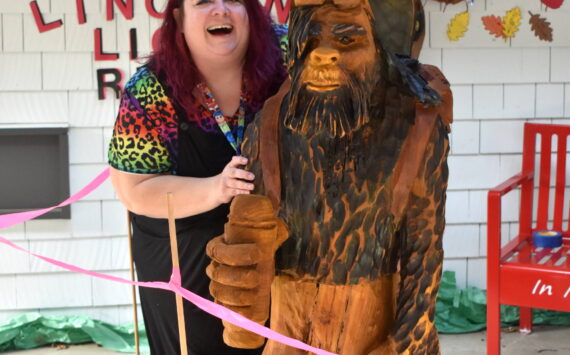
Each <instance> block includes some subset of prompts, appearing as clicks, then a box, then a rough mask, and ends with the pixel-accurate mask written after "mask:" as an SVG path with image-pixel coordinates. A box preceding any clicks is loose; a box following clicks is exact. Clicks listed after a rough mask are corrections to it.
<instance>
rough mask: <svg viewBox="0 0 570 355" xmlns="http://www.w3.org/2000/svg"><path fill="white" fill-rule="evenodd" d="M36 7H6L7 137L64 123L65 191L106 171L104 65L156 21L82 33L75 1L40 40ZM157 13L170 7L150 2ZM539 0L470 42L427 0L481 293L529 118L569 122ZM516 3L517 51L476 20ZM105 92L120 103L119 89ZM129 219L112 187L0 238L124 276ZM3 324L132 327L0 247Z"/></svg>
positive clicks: (452, 221)
mask: <svg viewBox="0 0 570 355" xmlns="http://www.w3.org/2000/svg"><path fill="white" fill-rule="evenodd" d="M28 2H29V1H28V0H0V15H1V16H0V48H1V50H2V51H1V52H0V129H2V128H9V127H22V126H24V127H38V126H40V125H41V126H66V127H69V139H70V175H71V176H70V181H71V192H76V191H77V190H78V189H79V188H81V187H83V186H84V185H85V184H86V183H87V182H88V181H90V180H91V179H92V178H93V177H95V176H96V175H97V174H98V173H99V172H101V171H102V170H103V169H104V168H105V163H106V149H107V146H108V142H109V139H110V135H111V130H112V125H113V122H114V119H115V114H116V110H117V102H116V100H113V99H107V100H104V101H99V100H98V99H97V87H96V86H97V82H96V77H95V70H96V68H115V67H116V68H120V69H122V70H123V71H124V72H125V73H126V75H127V76H128V75H130V73H132V72H133V70H134V68H136V66H137V64H136V63H135V62H130V61H129V59H128V50H129V45H128V38H129V37H128V29H129V28H131V27H136V28H137V29H138V37H139V45H138V47H139V51H140V52H142V53H143V54H144V53H145V52H146V53H148V50H149V48H150V37H151V35H152V33H153V32H154V29H155V28H156V27H157V25H158V23H159V22H158V20H156V19H154V18H150V17H149V16H148V14H147V13H146V10H145V8H144V1H142V0H135V3H136V4H135V18H134V20H133V21H126V20H124V19H123V18H122V15H121V14H120V13H118V14H116V18H117V20H116V21H114V22H107V21H106V20H105V6H104V5H105V1H104V0H85V5H86V11H87V23H86V24H84V25H78V23H77V15H76V12H75V11H76V10H75V1H74V0H39V1H38V3H39V6H40V9H41V10H42V13H43V15H44V19H45V21H46V22H50V21H53V20H57V19H62V20H63V21H64V26H62V27H60V28H58V29H56V30H53V31H49V32H45V33H43V34H39V33H38V32H37V28H36V25H35V22H34V20H33V17H32V15H31V12H30V10H29V6H28ZM155 3H156V5H157V8H160V6H161V5H162V4H163V3H164V0H156V1H155ZM539 4H540V2H539V1H538V0H536V1H535V0H532V1H531V0H500V1H499V0H486V1H485V0H476V3H475V6H474V7H472V8H471V25H470V30H469V31H468V32H467V33H466V36H465V37H464V38H462V39H461V40H460V41H458V42H453V43H452V42H449V41H448V40H447V37H446V36H445V33H446V26H447V23H448V22H449V20H450V18H451V17H452V16H454V14H456V13H457V12H459V11H464V9H465V5H464V4H460V5H455V6H449V7H447V9H446V11H445V12H443V11H442V9H443V6H440V5H439V4H437V3H435V2H433V1H428V4H427V6H426V10H427V20H428V33H427V36H426V43H425V46H424V47H425V48H424V51H423V53H422V56H421V60H422V61H423V62H425V63H430V64H435V65H437V66H439V67H440V68H442V69H443V72H444V73H445V74H446V75H447V76H448V78H449V80H450V82H451V83H452V85H453V91H454V95H455V106H454V113H455V123H454V124H453V133H452V135H451V140H452V147H451V156H450V158H449V166H450V183H449V192H448V204H447V221H448V225H447V229H446V235H445V238H444V248H445V253H446V254H445V255H446V260H445V265H444V268H445V269H447V270H454V271H456V273H457V278H458V281H459V284H460V285H461V286H463V287H464V286H466V285H473V286H478V287H482V288H484V287H485V254H486V242H485V239H486V238H485V235H486V229H485V219H486V191H487V190H488V189H489V188H490V187H492V186H494V185H496V184H498V183H499V182H501V181H502V180H504V179H506V178H507V177H509V176H511V175H513V174H514V173H516V171H517V170H518V169H520V158H521V154H520V153H521V137H522V126H523V123H524V122H526V121H533V122H556V123H558V122H567V121H566V118H569V117H570V24H569V22H568V21H565V19H568V18H570V1H566V2H565V4H564V5H563V7H562V8H561V9H559V10H549V11H547V12H544V11H541V9H540V5H539ZM515 5H520V6H521V8H522V10H523V14H525V16H524V17H523V24H522V26H521V30H520V32H519V33H518V34H517V36H516V37H515V38H514V39H513V40H512V41H510V42H504V41H503V40H499V39H497V40H494V39H493V38H492V37H491V36H490V35H488V34H487V33H486V32H485V31H484V30H483V28H482V25H481V21H480V19H479V18H480V17H481V16H482V15H487V14H494V15H503V14H504V12H505V11H506V10H508V9H510V8H512V7H513V6H515ZM529 10H531V11H533V12H539V13H543V14H544V15H546V16H547V17H548V19H549V20H550V21H551V23H552V25H553V27H554V31H555V32H554V38H555V40H554V42H553V43H544V42H540V41H539V40H538V39H536V38H535V37H534V36H533V35H532V34H531V33H530V29H529V26H528V24H527V23H528V14H527V11H529ZM95 27H103V37H104V42H103V44H104V48H105V50H106V51H110V52H114V51H118V52H119V53H120V56H121V58H120V59H119V60H118V61H111V62H95V61H94V60H93V29H94V28H95ZM108 96H112V95H111V92H109V93H108ZM517 199H518V197H517V196H516V195H513V196H512V197H511V198H509V199H508V200H507V202H506V204H505V208H506V211H505V213H504V218H505V219H506V221H507V222H506V223H505V224H504V228H503V230H504V231H505V233H506V234H507V235H511V236H512V235H513V233H514V232H515V229H516V228H515V227H516V223H515V220H516V212H517V211H516V202H517ZM125 231H126V223H125V211H124V209H123V208H122V206H121V205H120V203H119V202H118V200H117V198H116V196H115V194H114V192H113V190H112V187H111V186H110V184H109V183H108V182H107V183H105V185H104V186H102V187H101V188H99V190H97V191H96V192H94V193H93V194H92V195H91V196H89V197H87V198H85V199H84V200H83V201H80V202H77V203H76V204H74V205H72V219H71V220H38V221H31V222H27V223H25V224H23V225H19V226H16V227H13V228H9V229H7V230H0V235H2V236H5V237H8V238H9V239H11V240H14V241H16V242H17V244H19V245H22V246H23V247H26V248H29V249H31V250H32V251H33V252H36V253H40V254H44V255H48V256H51V257H54V258H58V259H60V260H64V261H68V262H70V263H73V264H76V265H79V266H82V267H84V268H88V269H92V270H97V271H102V272H106V273H112V274H115V275H121V276H128V271H127V270H128V249H127V240H126V237H125V233H126V232H125ZM0 285H2V286H1V287H0V320H2V319H6V318H9V317H11V316H14V315H18V314H21V313H23V312H25V311H28V310H41V311H42V312H43V313H45V314H87V315H90V316H93V317H95V318H99V319H103V320H106V321H109V322H112V323H117V324H118V323H125V322H129V321H130V320H131V313H130V309H129V306H128V305H129V303H130V296H129V292H130V290H129V288H128V287H125V286H122V285H117V284H113V283H110V282H107V281H99V280H94V279H91V278H89V277H86V276H81V275H74V274H71V273H67V272H62V271H61V270H58V269H56V268H55V267H51V266H49V265H48V264H45V263H44V262H42V261H39V260H36V259H32V258H29V257H27V256H26V255H24V254H23V253H21V252H17V251H13V250H11V249H9V248H8V247H6V246H3V245H0Z"/></svg>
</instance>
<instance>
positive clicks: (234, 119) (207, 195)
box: [109, 0, 285, 355]
mask: <svg viewBox="0 0 570 355" xmlns="http://www.w3.org/2000/svg"><path fill="white" fill-rule="evenodd" d="M160 33H161V35H160V36H161V37H160V40H159V47H158V48H157V50H156V52H155V53H153V55H152V56H151V57H150V59H149V61H148V63H147V64H146V65H145V66H143V67H141V68H139V70H138V71H137V73H136V74H135V75H134V76H133V77H132V78H131V79H130V81H129V82H128V83H127V85H126V87H125V90H124V92H123V94H122V97H121V104H120V108H119V113H118V117H117V120H116V123H115V127H114V131H113V137H112V140H111V145H110V148H109V164H110V165H111V166H112V169H111V178H112V181H113V184H114V186H115V189H116V191H117V194H118V195H119V197H120V199H121V201H122V202H123V203H124V204H125V205H126V206H127V208H128V209H129V210H130V211H131V214H132V218H131V224H132V228H133V256H134V260H135V264H136V267H137V274H138V278H139V280H141V281H168V280H169V277H170V272H171V269H172V265H171V261H170V260H171V258H170V246H169V240H168V225H167V220H166V219H165V218H166V217H167V208H166V206H167V205H166V193H167V192H172V193H173V195H174V201H173V204H174V211H175V216H176V218H177V221H176V227H177V234H178V242H179V254H180V260H181V265H180V267H181V272H182V284H183V286H184V287H185V288H187V289H189V290H191V291H193V292H195V293H197V294H199V295H201V296H202V297H207V298H210V299H211V296H210V292H209V290H208V284H209V279H208V278H207V276H206V272H205V269H206V266H207V264H208V263H209V259H208V257H207V256H206V255H205V246H206V244H207V243H208V241H210V240H211V239H212V238H213V237H215V236H217V235H220V234H222V233H223V226H224V223H225V222H226V220H227V218H226V216H227V214H228V202H230V201H231V200H232V198H233V197H234V196H235V195H238V194H248V193H249V192H250V191H251V190H252V189H253V188H254V184H253V183H254V178H255V177H254V175H253V174H252V173H250V172H248V171H246V170H244V169H242V168H241V166H242V165H244V164H245V163H246V162H247V159H246V157H241V156H239V155H240V150H241V148H240V146H241V141H242V138H243V134H244V130H245V127H246V126H247V125H248V124H249V123H250V122H251V121H252V119H253V116H254V114H255V113H256V112H257V111H259V109H260V108H261V105H262V104H263V101H264V100H265V99H266V98H267V97H269V96H271V95H272V94H274V93H275V91H276V90H277V89H278V87H279V85H280V84H281V82H282V81H283V79H284V77H285V69H284V66H283V61H282V53H281V51H280V48H279V47H280V46H279V43H280V36H283V35H284V31H283V30H282V29H281V28H277V27H275V26H272V25H271V21H270V19H269V17H268V16H267V15H266V14H265V12H264V10H263V8H262V7H261V5H260V4H259V2H258V1H257V0H243V1H241V0H239V1H237V0H169V1H168V4H167V7H166V10H165V18H164V22H163V24H162V27H161V30H160ZM140 296H141V305H142V309H143V315H144V320H145V326H146V329H147V333H148V336H149V342H150V346H151V354H153V355H155V354H158V355H164V354H168V355H170V354H179V353H180V343H179V340H178V326H177V317H176V306H175V298H174V295H172V294H170V293H167V292H162V291H158V290H149V289H141V290H140ZM184 314H185V319H186V333H187V334H188V341H187V344H186V345H187V346H186V348H187V349H188V353H189V354H222V355H223V354H257V353H259V352H260V351H259V350H255V349H253V350H237V349H232V348H229V347H227V346H226V345H225V344H224V343H223V340H222V325H221V322H220V321H219V320H218V319H215V318H213V317H211V316H209V315H207V314H205V313H203V312H202V311H200V310H198V309H197V308H195V307H194V306H192V305H191V304H184Z"/></svg>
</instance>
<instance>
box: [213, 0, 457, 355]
mask: <svg viewBox="0 0 570 355" xmlns="http://www.w3.org/2000/svg"><path fill="white" fill-rule="evenodd" d="M390 14H391V15H390ZM391 16H392V17H391ZM423 21H424V20H423V10H422V7H421V3H420V1H419V0H417V1H416V0H409V1H400V0H398V1H396V0H377V1H372V0H371V2H370V3H369V2H368V0H338V1H334V2H333V1H330V0H327V1H322V0H296V1H295V3H294V6H293V8H292V11H291V17H290V28H289V45H290V52H289V58H288V67H289V74H290V80H288V81H287V82H285V83H284V84H283V86H282V88H281V90H280V91H279V93H278V94H277V95H276V96H274V97H273V98H271V99H269V100H268V101H267V102H266V104H265V106H264V109H263V111H262V112H261V113H260V114H258V116H257V117H256V119H255V121H254V122H253V123H252V124H251V125H250V126H249V128H248V130H247V131H246V137H245V140H244V146H243V150H242V151H243V155H244V156H246V157H248V158H249V165H248V167H247V168H248V169H249V170H251V171H252V172H254V173H255V175H256V191H255V193H256V194H260V195H266V196H267V197H268V198H269V201H271V204H272V205H273V208H274V210H275V214H276V215H277V217H278V220H280V221H284V225H286V228H285V227H283V228H282V231H283V230H285V229H287V232H286V233H287V234H288V239H287V240H286V241H285V242H284V244H283V245H282V246H281V247H280V248H279V249H278V250H277V253H276V255H275V266H276V276H275V278H274V279H272V278H273V275H271V277H270V278H265V281H260V282H265V283H272V284H271V288H272V289H271V318H270V322H271V327H272V329H275V330H277V331H279V332H281V333H284V334H286V335H288V336H292V337H294V338H297V339H299V340H301V341H304V342H307V343H309V344H311V345H313V346H317V347H320V348H323V349H325V350H329V351H333V352H336V353H339V354H342V355H360V354H430V355H431V354H438V353H439V343H438V337H437V331H436V329H435V327H434V311H435V300H436V297H437V292H438V287H439V282H440V277H441V267H442V262H443V250H442V236H443V231H444V226H445V218H444V215H445V193H446V187H447V177H448V171H447V163H446V159H447V154H448V151H449V140H448V132H449V127H450V124H451V121H452V115H451V112H452V97H451V92H450V90H449V83H448V82H447V81H446V80H445V78H444V76H443V75H442V74H441V73H440V72H439V70H438V69H437V68H435V67H430V66H424V65H421V64H419V63H418V62H417V60H416V59H415V58H416V57H417V55H418V54H419V48H420V47H421V41H422V40H423V30H424V28H423V23H424V22H423ZM379 22H382V23H379ZM241 198H242V197H240V199H241ZM234 203H236V200H234ZM265 203H267V202H265ZM249 208H252V209H254V210H255V208H256V207H255V203H252V204H251V205H250V206H249ZM283 233H285V232H283ZM235 242H237V243H240V241H234V243H235ZM243 242H249V243H251V240H249V241H245V240H244V241H243ZM280 242H281V239H279V243H280ZM214 243H215V244H216V245H217V247H218V248H219V249H220V250H225V249H227V250H233V249H232V248H236V245H235V244H234V245H231V244H228V243H227V241H225V242H224V241H223V237H221V239H220V238H219V239H215V240H214V241H213V242H212V244H214ZM237 245H239V244H237ZM210 249H211V248H210ZM233 255H235V256H236V258H239V252H235V253H233ZM213 264H215V265H214V266H212V269H211V272H210V273H212V274H213V271H212V270H213V269H214V267H215V268H216V269H217V270H218V272H217V273H216V275H215V277H213V276H212V275H210V277H211V278H212V279H213V282H212V283H213V284H215V285H216V288H217V289H216V293H217V294H214V297H215V298H216V299H217V300H218V301H219V300H220V299H221V298H224V297H226V298H225V299H227V295H228V294H231V295H233V296H231V297H233V298H239V297H240V296H237V295H235V292H238V293H239V289H240V285H239V280H238V282H237V284H236V283H235V282H234V283H233V284H231V285H228V287H227V288H226V289H224V287H223V286H224V284H225V283H224V281H223V280H224V278H225V279H228V278H229V279H233V280H235V279H236V277H235V275H237V273H238V272H240V270H236V271H235V273H236V274H233V273H234V271H232V268H231V267H227V265H221V264H220V263H213ZM226 264H230V263H229V262H226ZM239 265H242V266H240V267H242V268H243V267H244V266H243V263H242V264H239ZM250 265H251V266H250V267H252V268H254V269H255V265H256V261H255V260H252V261H251V263H250ZM222 268H223V270H222ZM237 279H239V278H237ZM259 280H261V276H259ZM229 286H231V287H229ZM242 289H244V290H246V289H247V287H242ZM236 290H237V291H236ZM224 295H225V296H224ZM231 297H230V298H231ZM259 302H265V300H259ZM262 319H263V317H261V318H260V319H258V320H262ZM237 343H239V341H238V342H237ZM234 345H235V344H234ZM237 346H241V347H247V346H248V344H247V339H244V341H243V344H242V345H239V344H238V345H237ZM304 353H305V352H302V351H298V350H295V349H291V348H287V347H285V346H283V345H281V344H278V343H275V342H272V341H269V342H268V343H267V345H266V347H265V350H264V354H304Z"/></svg>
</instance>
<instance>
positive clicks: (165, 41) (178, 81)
mask: <svg viewBox="0 0 570 355" xmlns="http://www.w3.org/2000/svg"><path fill="white" fill-rule="evenodd" d="M184 1H185V0H168V4H167V5H166V10H165V12H164V14H165V17H164V20H163V23H162V26H161V27H160V29H159V31H160V32H159V34H158V43H157V44H158V48H155V51H154V53H153V54H152V55H151V56H150V58H149V65H150V68H151V69H152V70H153V71H154V72H155V73H156V74H157V75H159V77H160V78H161V80H163V81H164V83H165V84H166V85H167V86H168V87H169V88H170V89H171V90H172V92H171V95H172V96H173V98H174V100H175V101H176V102H177V103H178V104H179V105H180V106H181V107H182V108H183V109H184V110H185V111H186V113H187V114H190V113H192V112H194V110H195V106H194V105H193V101H194V100H192V99H191V97H192V91H193V89H194V87H195V86H196V84H198V82H199V80H200V75H199V72H198V68H197V67H196V65H195V63H194V61H193V60H192V56H191V55H190V51H189V50H188V46H187V45H186V41H185V40H184V36H183V34H182V32H181V31H180V29H179V28H178V24H177V21H176V19H175V17H174V11H173V10H174V9H175V8H180V9H181V10H182V8H183V4H184ZM243 1H244V6H245V8H246V11H247V15H248V17H249V45H248V49H247V54H246V60H245V65H244V78H245V80H246V82H247V83H248V90H249V93H250V94H251V96H252V105H251V106H252V107H251V108H252V109H253V110H254V111H257V110H259V109H260V108H261V106H262V105H263V101H265V99H267V98H268V97H269V96H271V95H273V94H275V93H276V92H277V90H278V89H279V86H280V84H281V82H282V81H283V79H284V78H285V76H286V71H285V68H284V66H283V61H282V54H281V50H280V48H279V45H278V39H277V38H276V35H275V33H274V31H273V28H272V23H271V19H270V17H269V15H268V14H267V13H266V12H265V10H264V9H263V7H262V6H261V4H260V3H259V0H243Z"/></svg>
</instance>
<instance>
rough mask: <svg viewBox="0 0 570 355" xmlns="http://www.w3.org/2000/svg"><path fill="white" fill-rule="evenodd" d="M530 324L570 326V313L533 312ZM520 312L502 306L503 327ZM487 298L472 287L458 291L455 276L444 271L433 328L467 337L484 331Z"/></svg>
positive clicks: (513, 321)
mask: <svg viewBox="0 0 570 355" xmlns="http://www.w3.org/2000/svg"><path fill="white" fill-rule="evenodd" d="M532 314H533V316H532V323H533V324H550V325H564V326H566V325H567V326H570V313H567V312H555V311H548V310H543V309H533V313H532ZM518 319H519V309H518V307H513V306H501V322H502V323H503V326H508V325H512V324H516V323H518ZM486 320H487V294H486V292H485V291H483V290H480V289H478V288H475V287H467V288H466V289H465V290H460V289H458V288H457V284H456V281H455V273H454V272H452V271H445V272H444V273H443V277H442V279H441V284H440V288H439V297H438V299H437V302H436V311H435V326H436V328H437V330H438V331H439V332H440V333H453V334H457V333H468V332H475V331H478V330H481V329H485V326H486Z"/></svg>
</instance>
